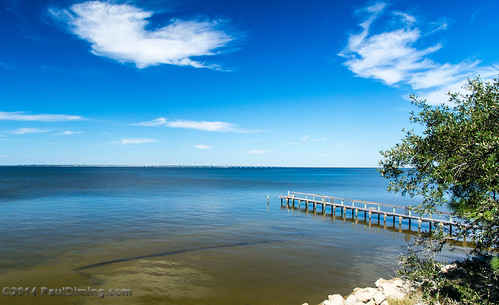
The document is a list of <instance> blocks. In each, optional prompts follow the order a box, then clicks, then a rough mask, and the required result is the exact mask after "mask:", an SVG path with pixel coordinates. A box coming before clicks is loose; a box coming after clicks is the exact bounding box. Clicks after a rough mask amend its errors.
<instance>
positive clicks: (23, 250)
mask: <svg viewBox="0 0 499 305" xmlns="http://www.w3.org/2000/svg"><path fill="white" fill-rule="evenodd" d="M0 181H1V183H0V195H1V196H0V232H1V234H0V245H1V248H0V272H1V273H2V276H1V277H0V288H2V287H4V286H7V287H38V289H40V288H41V287H42V286H43V287H48V288H61V287H66V286H68V287H78V288H87V287H92V288H104V289H111V288H112V289H132V293H133V295H132V296H131V297H110V296H106V297H104V298H98V297H89V296H86V297H84V296H80V297H77V296H66V297H49V296H43V297H42V296H40V295H38V296H29V297H26V296H23V297H8V296H0V303H1V304H26V303H27V302H26V300H29V304H118V303H119V304H221V305H224V304H302V303H303V302H309V303H310V304H314V303H319V302H320V301H322V300H323V299H324V298H325V297H326V296H327V295H328V294H331V293H340V294H348V293H350V292H351V290H352V289H353V288H354V287H362V286H363V287H365V286H370V285H372V284H373V283H374V281H375V280H376V279H377V278H379V277H389V276H393V275H394V270H395V269H396V268H397V265H398V260H397V258H398V256H399V254H400V253H401V252H403V251H404V247H405V244H406V242H407V241H408V240H410V239H411V238H412V234H413V233H411V232H408V231H407V230H406V229H404V230H400V229H399V228H398V224H397V226H396V227H394V228H391V227H390V223H387V228H386V229H385V228H384V224H383V221H381V224H376V222H374V223H371V225H365V224H363V223H362V222H363V220H361V219H360V220H354V221H352V220H348V219H342V218H340V217H335V218H334V217H331V216H330V215H326V216H324V215H321V214H313V213H305V212H302V211H299V210H296V209H295V210H292V209H286V208H282V207H280V205H279V199H278V196H279V195H282V194H284V193H286V192H287V191H288V190H289V189H293V190H299V191H308V192H314V193H319V194H325V195H337V196H338V197H354V198H356V199H359V200H371V201H377V202H385V203H392V204H395V203H396V204H409V203H410V202H409V201H408V199H401V198H399V197H394V196H392V195H389V194H387V193H386V191H385V188H386V181H384V180H383V179H382V178H380V177H379V175H378V173H377V172H376V171H375V170H373V169H193V168H190V169H189V168H186V169H175V168H173V169H171V168H162V169H159V168H151V169H143V168H135V169H133V168H132V169H130V168H123V169H120V168H75V169H71V168H62V169H61V168H1V167H0ZM267 195H270V204H269V205H268V206H267ZM356 222H357V223H356Z"/></svg>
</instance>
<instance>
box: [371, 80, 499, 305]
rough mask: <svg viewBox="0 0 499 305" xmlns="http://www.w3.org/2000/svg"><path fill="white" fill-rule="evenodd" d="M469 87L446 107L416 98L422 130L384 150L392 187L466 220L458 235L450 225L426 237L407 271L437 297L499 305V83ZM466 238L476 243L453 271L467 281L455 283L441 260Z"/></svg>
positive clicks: (427, 207)
mask: <svg viewBox="0 0 499 305" xmlns="http://www.w3.org/2000/svg"><path fill="white" fill-rule="evenodd" d="M464 89H466V90H467V93H465V94H460V93H449V103H447V104H442V105H440V106H430V105H428V104H427V103H426V101H424V100H423V101H421V100H418V99H417V97H415V96H411V100H412V103H413V104H414V105H415V106H416V107H417V108H418V109H419V111H418V112H417V113H416V112H411V116H410V121H411V122H412V123H414V124H418V125H421V127H422V132H415V131H413V130H411V131H405V130H404V131H405V136H404V138H403V139H402V142H401V143H399V144H397V145H395V147H393V148H391V149H389V150H386V151H382V152H381V154H382V156H383V159H382V160H381V161H380V162H379V164H380V166H381V169H380V172H381V174H382V175H383V176H384V177H386V178H387V179H389V181H390V186H389V187H388V189H389V190H390V191H394V192H400V193H402V195H408V196H411V197H412V196H421V197H422V198H423V202H422V204H421V205H420V206H418V211H419V212H420V213H421V214H430V213H432V211H434V210H435V209H436V208H437V207H438V206H442V205H444V206H445V205H447V206H449V207H451V208H452V209H453V211H454V213H455V214H456V215H457V216H458V217H459V218H460V219H461V221H462V222H463V224H464V225H463V226H462V227H461V228H460V229H458V230H455V231H453V235H450V234H448V233H449V232H444V230H445V229H444V228H440V230H439V229H438V228H437V230H435V231H433V232H428V233H426V234H423V235H422V236H421V238H419V239H417V240H416V241H415V242H414V243H413V244H412V245H411V247H410V248H409V253H408V254H407V255H406V256H404V257H402V263H403V266H404V269H403V272H402V273H405V275H407V276H408V277H409V278H411V279H412V280H413V281H415V282H416V284H418V285H419V286H420V288H421V289H422V290H423V293H424V295H425V296H426V297H427V298H428V299H430V300H432V301H436V300H447V302H451V301H453V302H460V303H463V304H478V303H481V304H497V303H499V292H498V289H499V288H498V286H499V285H498V282H497V280H498V274H497V267H498V265H499V263H498V259H497V257H494V256H495V255H494V254H495V253H497V251H498V250H499V234H498V233H499V194H498V192H499V80H498V79H495V80H494V81H493V82H488V83H484V82H483V81H481V79H480V78H479V77H477V78H476V79H473V80H468V83H467V85H466V86H465V87H464ZM446 233H447V234H446ZM463 236H467V237H468V238H470V239H471V240H473V242H474V244H475V247H474V248H473V250H472V251H471V252H470V255H469V258H468V260H467V261H462V262H458V265H457V266H458V267H457V268H455V270H454V271H455V272H454V276H455V277H458V275H459V277H460V278H461V279H462V278H463V277H465V276H464V275H463V274H466V275H467V276H470V278H468V281H467V282H466V281H462V280H457V279H456V280H454V281H453V280H452V279H451V278H450V276H451V274H450V273H449V272H442V268H441V267H442V265H441V264H440V263H438V262H436V261H435V260H434V255H435V253H437V252H439V251H440V250H441V249H442V246H443V244H444V243H445V242H446V241H448V240H449V239H456V238H461V237H463ZM417 249H419V250H417ZM421 250H425V251H421ZM422 253H425V254H426V255H422ZM458 273H459V274H458Z"/></svg>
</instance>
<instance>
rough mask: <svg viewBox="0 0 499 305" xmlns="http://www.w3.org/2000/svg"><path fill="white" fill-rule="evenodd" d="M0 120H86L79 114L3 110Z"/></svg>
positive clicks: (0, 113)
mask: <svg viewBox="0 0 499 305" xmlns="http://www.w3.org/2000/svg"><path fill="white" fill-rule="evenodd" d="M0 120H5V121H37V122H63V121H81V120H86V119H85V118H84V117H81V116H79V115H68V114H29V113H27V112H24V111H16V112H4V111H0Z"/></svg>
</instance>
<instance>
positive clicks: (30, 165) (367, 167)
mask: <svg viewBox="0 0 499 305" xmlns="http://www.w3.org/2000/svg"><path fill="white" fill-rule="evenodd" d="M0 167H110V168H113V167H116V168H118V167H126V168H147V167H151V168H296V169H299V168H304V169H314V168H316V169H378V168H380V167H369V166H358V167H357V166H278V165H196V164H190V165H187V164H186V165H176V164H167V165H92V164H88V165H87V164H18V165H0Z"/></svg>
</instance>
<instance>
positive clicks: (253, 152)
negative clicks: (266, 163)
mask: <svg viewBox="0 0 499 305" xmlns="http://www.w3.org/2000/svg"><path fill="white" fill-rule="evenodd" d="M270 152H272V150H263V149H252V150H250V151H247V152H246V153H247V154H249V155H263V154H268V153H270Z"/></svg>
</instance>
